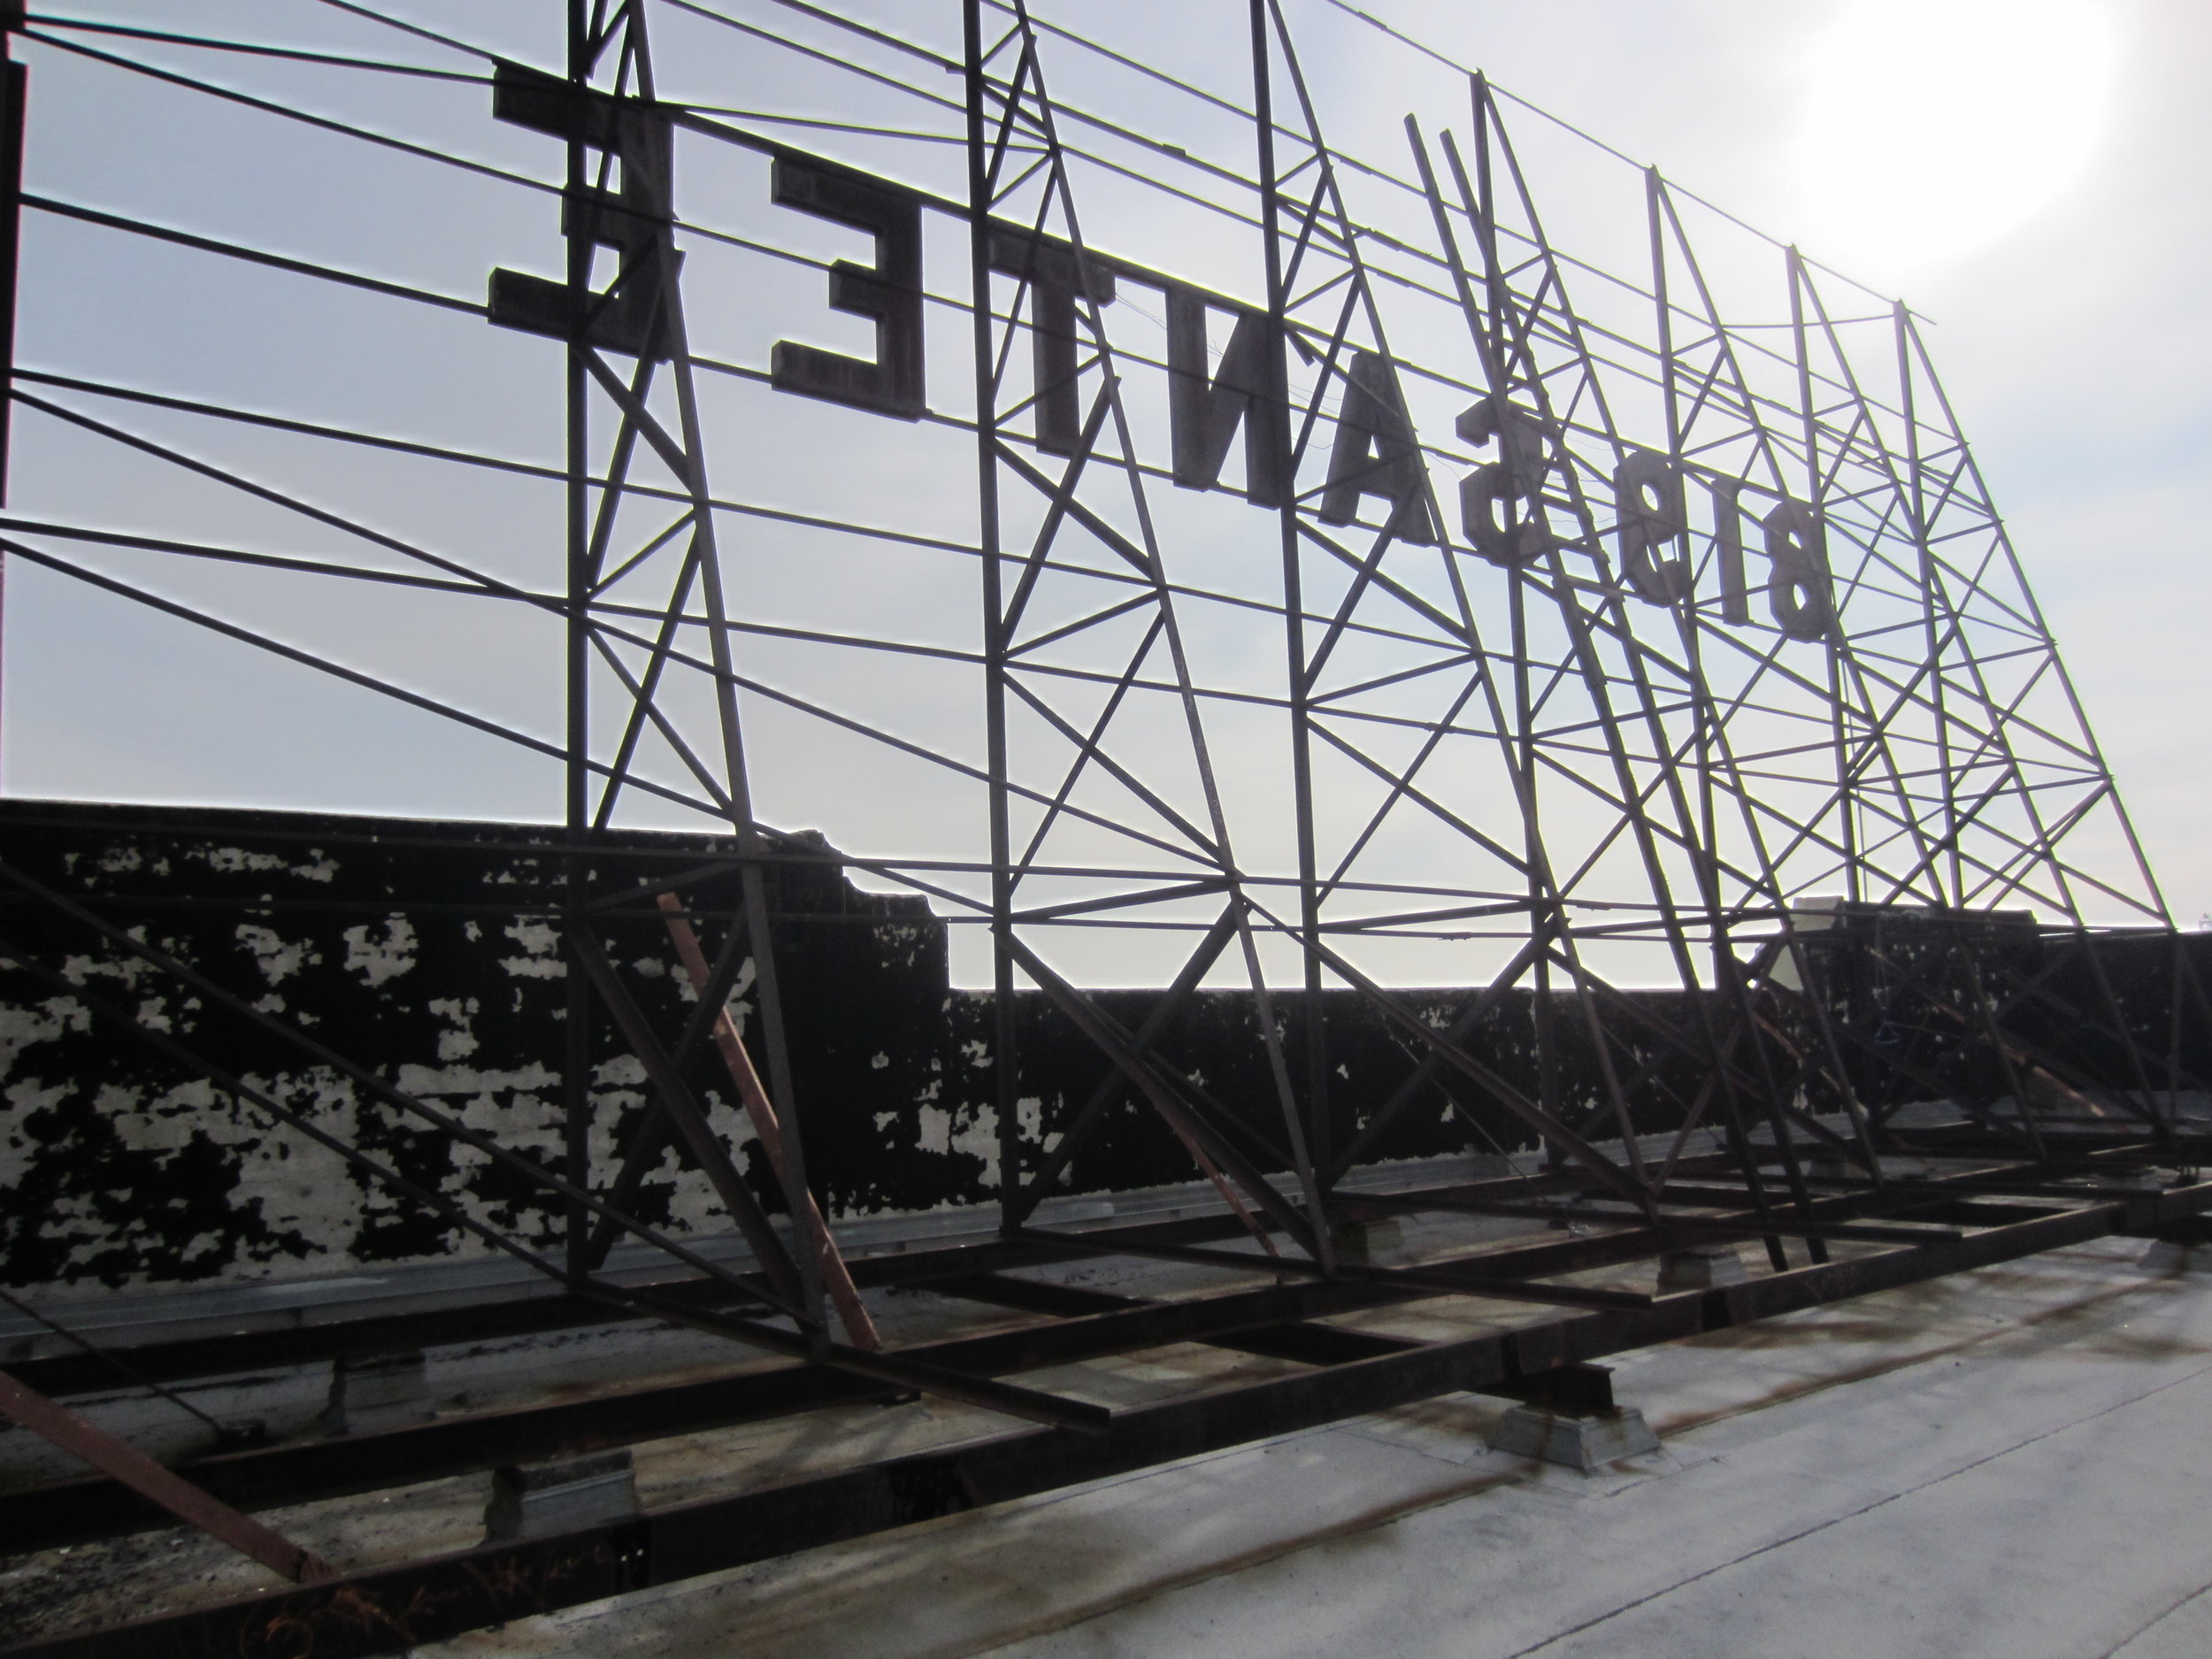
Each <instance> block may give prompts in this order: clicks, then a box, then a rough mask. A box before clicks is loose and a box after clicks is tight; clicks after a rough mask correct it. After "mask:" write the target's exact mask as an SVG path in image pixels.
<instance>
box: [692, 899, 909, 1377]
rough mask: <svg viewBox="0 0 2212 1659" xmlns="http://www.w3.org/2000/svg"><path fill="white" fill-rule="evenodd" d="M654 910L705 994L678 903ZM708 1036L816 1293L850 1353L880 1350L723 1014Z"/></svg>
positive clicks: (695, 941)
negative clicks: (799, 1241) (805, 1244)
mask: <svg viewBox="0 0 2212 1659" xmlns="http://www.w3.org/2000/svg"><path fill="white" fill-rule="evenodd" d="M660 907H661V910H663V911H664V913H665V914H664V919H665V920H666V922H667V923H668V936H669V938H670V939H672V940H673V941H675V945H676V955H677V956H678V957H679V958H680V959H681V961H682V963H683V964H684V975H685V977H686V978H687V979H689V980H690V981H691V988H692V989H693V991H695V993H697V994H698V995H701V996H704V995H707V991H708V987H709V985H710V982H711V976H712V971H711V970H710V968H709V967H708V965H707V953H706V952H705V951H703V950H702V949H700V948H699V935H698V934H697V933H694V932H693V931H692V926H691V924H690V923H689V922H688V921H687V920H685V919H684V916H683V908H684V906H683V901H682V900H680V899H679V898H678V897H677V896H676V895H674V894H673V893H664V894H662V895H660ZM713 1034H714V1046H715V1047H716V1048H718V1049H720V1050H721V1053H722V1064H724V1065H726V1066H727V1067H728V1068H729V1070H730V1080H731V1081H732V1082H733V1083H734V1084H736V1085H737V1093H738V1098H739V1099H741V1100H742V1101H743V1102H745V1110H746V1113H747V1115H748V1116H749V1117H750V1118H752V1120H753V1133H755V1134H757V1135H758V1136H759V1137H760V1149H761V1150H762V1151H763V1152H764V1153H765V1154H766V1155H767V1157H768V1167H769V1168H770V1169H772V1170H773V1171H775V1172H776V1184H777V1185H778V1186H779V1187H782V1188H783V1195H784V1202H786V1203H787V1204H789V1205H790V1207H791V1217H792V1219H793V1221H794V1222H795V1223H796V1224H797V1225H798V1227H799V1230H800V1231H801V1232H802V1233H804V1234H806V1236H807V1239H808V1240H809V1242H810V1245H811V1247H812V1248H813V1249H814V1252H815V1257H816V1260H817V1261H818V1262H819V1263H821V1270H822V1288H823V1289H824V1290H826V1291H827V1292H828V1293H829V1299H830V1303H831V1305H832V1306H833V1307H834V1308H835V1309H836V1310H837V1317H838V1319H839V1320H840V1321H841V1323H842V1324H843V1325H844V1327H845V1334H846V1335H847V1336H849V1337H850V1338H851V1339H852V1344H853V1346H854V1347H855V1348H862V1349H864V1350H866V1351H867V1352H869V1353H873V1352H874V1351H875V1350H876V1349H878V1348H880V1347H882V1346H883V1339H882V1338H881V1337H879V1336H878V1335H877V1334H876V1325H875V1321H874V1320H872V1319H871V1318H870V1317H868V1308H867V1304H866V1303H864V1302H862V1301H861V1300H860V1291H859V1288H858V1287H857V1286H855V1285H854V1283H853V1276H852V1271H851V1270H850V1269H849V1268H848V1267H847V1266H846V1265H845V1258H844V1257H843V1256H841V1255H840V1254H839V1253H838V1248H837V1240H835V1239H833V1238H832V1237H831V1236H830V1230H829V1223H828V1222H827V1221H826V1220H824V1219H823V1217H822V1211H821V1209H820V1207H819V1206H818V1205H817V1204H816V1203H815V1202H814V1194H813V1193H812V1191H811V1190H810V1189H809V1188H807V1187H799V1188H798V1189H797V1190H796V1191H794V1190H793V1185H794V1184H793V1183H792V1181H791V1180H790V1179H788V1178H787V1177H786V1176H785V1174H784V1172H783V1125H781V1124H780V1122H778V1121H777V1118H776V1109H775V1107H774V1105H773V1104H772V1102H770V1101H769V1099H768V1091H767V1090H766V1089H764V1088H763V1087H761V1082H760V1073H759V1072H758V1071H755V1070H754V1069H753V1057H752V1056H750V1055H749V1054H748V1053H746V1052H745V1044H744V1042H743V1041H742V1040H741V1039H740V1038H739V1036H738V1034H737V1022H736V1021H735V1020H733V1019H732V1018H730V1010H728V1009H726V1008H723V1009H718V1010H716V1012H715V1016H714V1026H713Z"/></svg>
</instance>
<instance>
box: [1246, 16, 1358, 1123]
mask: <svg viewBox="0 0 2212 1659" xmlns="http://www.w3.org/2000/svg"><path fill="white" fill-rule="evenodd" d="M1251 19H1252V108H1253V123H1254V130H1255V132H1256V135H1257V139H1258V144H1259V181H1260V247H1261V250H1262V254H1263V258H1264V260H1265V265H1266V275H1267V342H1268V343H1267V349H1268V358H1269V362H1270V364H1271V366H1272V371H1273V380H1272V384H1273V385H1274V387H1275V388H1276V389H1277V390H1278V391H1279V392H1280V393H1281V394H1282V395H1283V396H1284V398H1285V408H1284V411H1283V413H1282V416H1281V419H1280V425H1279V428H1278V430H1279V431H1281V432H1282V433H1283V434H1286V441H1287V433H1288V430H1289V409H1288V396H1289V387H1290V360H1289V346H1290V342H1289V324H1288V320H1287V315H1286V311H1287V306H1288V303H1289V296H1288V295H1287V294H1286V293H1285V291H1284V288H1283V251H1282V242H1281V234H1282V233H1281V224H1280V204H1279V201H1278V199H1277V189H1276V171H1275V97H1274V75H1273V72H1272V69H1271V54H1270V49H1269V46H1268V26H1267V19H1268V11H1267V0H1251ZM1261 418H1262V417H1261V415H1260V412H1259V411H1257V410H1255V411H1253V412H1252V413H1251V414H1250V415H1249V416H1248V417H1247V419H1254V420H1256V419H1261ZM1271 419H1272V417H1271ZM1284 465H1285V466H1286V467H1288V466H1289V465H1291V457H1288V456H1286V457H1284ZM1276 522H1277V525H1278V526H1279V531H1280V534H1281V537H1282V558H1283V626H1284V639H1285V642H1286V647H1287V649H1288V654H1289V665H1290V687H1289V703H1290V709H1289V714H1290V773H1291V795H1292V810H1293V813H1294V818H1295V830H1296V834H1297V838H1298V922H1299V926H1300V929H1301V930H1302V936H1303V941H1304V943H1303V946H1302V956H1304V959H1305V1007H1304V1010H1303V1022H1302V1023H1303V1034H1304V1038H1305V1056H1304V1057H1305V1073H1306V1124H1307V1129H1306V1135H1307V1144H1308V1146H1309V1148H1310V1150H1311V1153H1312V1156H1313V1161H1314V1163H1315V1164H1316V1165H1317V1166H1322V1167H1325V1166H1326V1165H1327V1164H1328V1163H1329V1161H1330V1160H1331V1158H1332V1157H1333V1156H1334V1155H1335V1147H1336V1139H1337V1137H1336V1125H1335V1123H1334V1120H1333V1115H1332V1112H1331V1109H1330V1103H1329V1039H1328V1028H1327V1021H1326V1017H1325V1013H1324V1011H1323V1006H1322V995H1321V957H1320V954H1319V952H1318V951H1317V950H1316V949H1314V946H1315V943H1316V942H1317V941H1318V940H1319V939H1320V937H1321V885H1320V870H1319V857H1318V854H1317V851H1316V845H1315V831H1314V821H1313V731H1312V710H1311V693H1312V676H1311V674H1310V672H1309V665H1308V663H1307V658H1306V624H1305V583H1304V580H1303V576H1302V572H1301V569H1300V561H1299V537H1298V502H1297V489H1296V486H1295V480H1292V482H1291V484H1290V487H1288V488H1286V489H1285V490H1284V492H1283V499H1282V503H1281V504H1280V506H1279V507H1278V508H1277V509H1276Z"/></svg>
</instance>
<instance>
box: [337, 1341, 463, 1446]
mask: <svg viewBox="0 0 2212 1659" xmlns="http://www.w3.org/2000/svg"><path fill="white" fill-rule="evenodd" d="M434 1415H435V1414H434V1412H433V1411H432V1410H431V1408H430V1384H429V1379H428V1377H427V1374H426V1371H425V1370H424V1366H423V1357H422V1355H421V1353H420V1352H419V1351H417V1352H414V1353H407V1354H367V1355H361V1356H351V1357H344V1356H342V1357H341V1358H339V1359H336V1360H334V1361H333V1362H332V1363H331V1367H330V1399H329V1402H328V1403H327V1404H326V1405H325V1406H324V1407H323V1417H322V1426H323V1432H325V1433H326V1434H374V1433H377V1432H380V1431H382V1430H385V1429H397V1428H404V1427H406V1426H407V1425H410V1424H413V1423H426V1422H428V1421H429V1420H430V1418H431V1417H433V1416H434Z"/></svg>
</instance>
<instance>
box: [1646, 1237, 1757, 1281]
mask: <svg viewBox="0 0 2212 1659" xmlns="http://www.w3.org/2000/svg"><path fill="white" fill-rule="evenodd" d="M1743 1277H1744V1271H1743V1256H1742V1253H1741V1251H1740V1248H1738V1247H1737V1246H1735V1245H1733V1244H1698V1245H1693V1246H1691V1247H1690V1248H1687V1249H1684V1250H1667V1251H1663V1252H1662V1253H1661V1255H1660V1257H1659V1288H1660V1290H1661V1291H1663V1292H1665V1291H1676V1290H1711V1289H1713V1288H1714V1287H1716V1286H1720V1285H1740V1284H1741V1283H1742V1282H1743Z"/></svg>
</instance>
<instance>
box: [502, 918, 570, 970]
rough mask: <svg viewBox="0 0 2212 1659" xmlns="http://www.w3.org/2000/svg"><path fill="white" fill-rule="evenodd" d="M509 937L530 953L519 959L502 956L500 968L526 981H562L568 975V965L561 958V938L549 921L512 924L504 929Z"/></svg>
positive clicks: (518, 957) (517, 957)
mask: <svg viewBox="0 0 2212 1659" xmlns="http://www.w3.org/2000/svg"><path fill="white" fill-rule="evenodd" d="M501 931H502V932H503V933H505V934H506V935H507V937H508V938H510V939H511V940H513V941H515V943H517V944H518V945H520V946H521V947H522V948H523V949H524V950H525V951H526V953H528V954H526V955H525V956H502V957H501V958H500V959H499V965H500V966H501V967H503V968H504V969H506V970H507V972H510V973H511V974H513V975H514V976H515V977H516V978H518V979H565V978H566V977H567V975H568V964H566V963H565V962H563V961H562V960H561V959H560V956H559V954H558V953H559V950H560V945H561V936H560V935H559V934H558V933H556V932H555V931H554V930H553V925H552V923H550V922H511V923H509V924H508V926H506V927H504V928H503V929H502V930H501Z"/></svg>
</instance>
